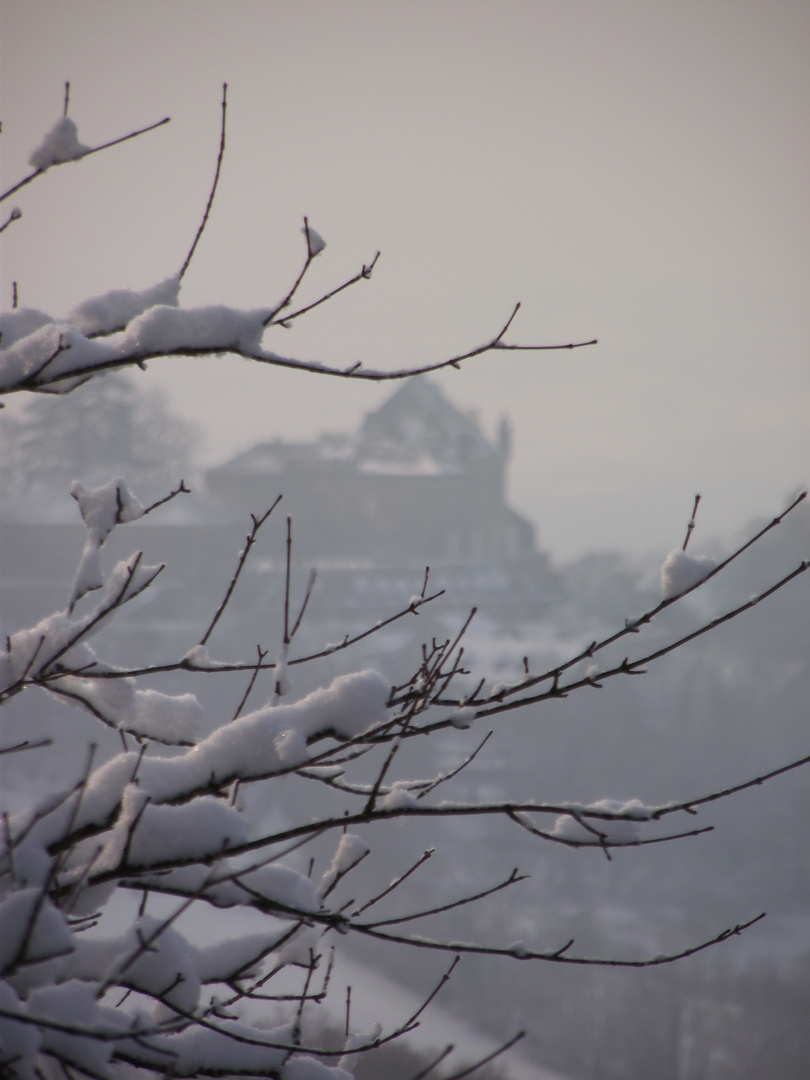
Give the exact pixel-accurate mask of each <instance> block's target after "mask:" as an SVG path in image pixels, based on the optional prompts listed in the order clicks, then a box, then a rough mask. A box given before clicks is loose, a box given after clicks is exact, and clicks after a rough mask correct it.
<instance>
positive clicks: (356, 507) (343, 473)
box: [206, 377, 538, 568]
mask: <svg viewBox="0 0 810 1080" xmlns="http://www.w3.org/2000/svg"><path fill="white" fill-rule="evenodd" d="M510 441H511V440H510V432H509V425H508V422H507V421H503V422H502V423H501V427H500V431H499V437H498V441H497V442H491V441H489V440H488V439H487V438H486V437H485V436H484V435H483V434H482V432H481V429H480V427H479V426H478V424H477V422H476V421H475V419H473V418H472V417H471V416H469V415H465V414H464V413H462V412H460V411H459V410H458V409H456V408H455V406H453V405H452V404H451V403H450V402H449V401H448V400H447V398H446V397H445V396H444V394H443V393H442V391H441V390H440V389H439V388H438V386H436V385H435V384H434V383H432V382H430V381H429V380H428V379H426V378H424V377H420V378H414V379H410V380H408V381H406V382H404V383H403V384H402V385H401V386H400V387H399V388H398V389H397V391H396V392H395V393H394V394H392V396H391V397H390V398H389V399H388V400H387V401H386V402H385V403H384V404H383V405H381V406H380V407H379V408H378V409H376V410H375V411H374V412H371V413H369V414H368V415H367V416H366V418H365V420H364V422H363V424H362V425H361V427H360V430H359V431H358V432H357V433H356V434H353V435H322V436H321V437H320V438H319V439H317V440H316V441H315V442H309V443H292V442H282V441H281V440H278V439H277V440H274V441H272V442H265V443H259V444H258V445H257V446H254V447H253V448H252V449H250V450H247V451H245V453H243V454H240V455H239V456H238V457H235V458H234V459H233V460H232V461H229V462H227V463H226V464H224V465H221V466H219V467H218V468H214V469H210V470H209V471H208V472H207V474H206V481H207V488H208V493H209V497H210V498H212V499H215V500H216V501H217V502H219V503H220V504H223V505H226V506H229V507H232V508H233V509H235V510H238V511H240V512H242V513H245V512H246V511H253V512H260V511H261V510H262V509H264V508H265V507H266V506H268V505H269V504H270V502H271V501H272V500H273V499H274V498H275V496H276V495H278V494H280V493H283V495H284V509H285V511H286V512H287V513H291V514H292V515H293V517H294V520H295V534H296V550H297V552H298V554H299V556H300V558H302V559H305V560H309V561H310V562H314V563H315V564H316V565H319V566H333V567H336V566H344V567H350V566H354V567H358V566H361V565H374V566H377V567H403V568H404V567H411V566H422V567H424V566H425V565H427V564H431V565H432V566H433V565H435V566H472V565H476V564H477V565H479V566H482V565H486V566H489V567H493V566H502V565H505V564H508V563H515V562H522V561H525V560H529V561H533V560H536V559H537V557H538V552H537V546H536V541H535V534H534V528H533V526H532V524H531V523H530V522H529V521H528V520H527V519H526V518H524V517H522V516H521V515H520V514H518V513H516V512H515V511H514V510H512V509H510V508H509V507H508V506H507V505H506V502H505V474H506V466H507V460H508V457H509V451H510Z"/></svg>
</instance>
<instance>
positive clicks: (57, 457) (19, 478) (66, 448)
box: [2, 372, 197, 512]
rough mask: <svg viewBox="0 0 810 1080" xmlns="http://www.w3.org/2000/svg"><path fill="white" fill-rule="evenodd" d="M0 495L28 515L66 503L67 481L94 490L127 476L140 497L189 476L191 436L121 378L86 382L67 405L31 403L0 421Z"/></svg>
mask: <svg viewBox="0 0 810 1080" xmlns="http://www.w3.org/2000/svg"><path fill="white" fill-rule="evenodd" d="M2 434H3V488H4V500H5V503H6V511H7V512H8V510H9V507H10V505H11V504H16V505H19V504H23V505H24V506H25V507H26V508H28V509H31V508H33V507H36V506H37V504H39V505H40V506H41V505H42V504H52V503H53V501H54V500H55V499H58V500H59V501H60V502H61V501H63V499H64V492H65V491H66V490H68V489H69V487H70V484H71V482H72V481H73V480H79V481H81V482H82V483H83V484H84V485H85V486H93V487H95V486H97V485H98V484H100V483H103V482H104V481H105V480H107V479H109V477H110V476H114V475H116V474H123V473H126V476H127V478H128V479H129V480H130V482H131V483H132V484H134V485H137V486H138V488H139V490H144V489H146V490H152V489H155V490H156V489H157V488H159V487H160V486H163V487H165V486H166V485H167V484H169V483H170V482H171V480H172V479H173V478H174V477H177V476H188V475H189V472H190V467H191V453H192V450H193V448H194V445H195V443H196V441H197V435H196V432H195V431H194V429H193V428H192V427H191V425H189V424H187V423H185V422H184V421H183V420H180V419H179V418H178V417H176V416H173V415H172V414H171V413H170V412H169V410H168V408H167V406H166V401H165V397H164V395H163V394H161V392H160V391H158V390H148V391H143V390H141V389H140V388H139V387H137V386H136V385H135V384H134V383H133V381H132V380H131V379H130V378H128V377H127V376H126V375H123V374H121V373H118V372H111V373H109V374H107V375H106V376H105V377H104V378H98V379H91V380H90V381H88V382H87V383H85V384H84V385H82V386H80V387H78V388H77V389H76V390H74V391H73V393H71V394H70V395H69V396H68V397H66V398H61V397H56V396H52V395H48V396H34V397H32V399H31V400H30V401H28V402H26V405H25V408H24V409H23V410H22V411H21V413H20V414H18V415H13V416H5V417H3V420H2Z"/></svg>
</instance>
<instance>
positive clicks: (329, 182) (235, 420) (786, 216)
mask: <svg viewBox="0 0 810 1080" xmlns="http://www.w3.org/2000/svg"><path fill="white" fill-rule="evenodd" d="M809 58H810V4H808V3H807V2H806V0H795V2H789V0H756V2H751V0H727V2H724V0H692V2H690V0H655V2H654V3H653V2H650V0H567V2H565V3H560V2H558V0H534V2H511V0H497V2H495V0H489V2H477V3H476V2H469V0H468V2H464V3H461V2H438V0H431V2H428V3H420V2H418V0H409V2H408V3H379V2H378V0H369V2H360V0H346V2H335V0H333V2H320V0H307V2H295V0H281V2H274V0H261V2H253V0H228V2H218V3H214V2H209V0H191V2H189V0H172V3H165V2H162V0H138V2H134V0H133V2H122V0H118V2H116V3H109V2H107V0H93V2H88V0H71V2H70V3H66V2H64V0H50V2H49V0H4V3H3V10H2V69H1V71H2V118H3V136H2V153H3V159H2V167H3V179H4V185H3V186H7V185H8V184H10V183H11V182H13V181H14V180H16V179H18V178H19V177H21V176H22V175H24V174H25V172H27V171H28V166H27V165H26V160H27V156H28V154H29V153H30V151H31V150H32V149H33V147H34V146H35V145H36V143H38V142H39V140H40V138H41V136H42V135H43V134H44V132H45V131H46V130H47V128H49V127H50V126H51V125H52V123H53V122H54V121H55V120H56V119H57V118H58V116H59V115H60V114H61V109H62V98H63V85H64V82H65V80H66V79H69V80H70V81H71V87H72V89H71V104H70V115H71V116H72V117H73V119H74V120H75V121H76V122H77V124H78V125H79V136H80V138H81V139H82V141H83V142H85V143H89V144H91V145H96V144H98V143H101V142H104V141H107V140H109V139H111V138H114V137H115V136H117V135H121V134H125V133H126V132H128V131H130V130H132V129H133V128H135V127H139V126H143V125H146V124H148V123H151V122H153V121H155V120H159V119H160V118H162V117H163V116H166V115H168V116H171V118H172V122H171V123H170V124H168V125H166V126H165V127H163V128H160V129H159V130H158V131H156V132H152V133H150V134H148V135H146V136H144V137H142V138H140V139H136V140H133V141H131V142H129V143H126V144H124V145H123V146H119V147H115V148H113V149H111V150H109V151H106V152H105V153H103V154H98V155H94V156H93V157H91V158H89V159H87V160H86V161H83V162H79V163H77V164H71V165H68V166H65V167H63V168H60V169H54V170H53V171H52V172H50V173H49V174H48V175H46V176H44V177H42V178H41V179H40V180H38V181H37V182H36V183H35V184H32V185H30V186H29V187H27V188H25V189H24V190H22V191H21V192H20V193H19V196H18V197H17V200H16V201H17V203H18V205H19V206H20V208H21V209H22V211H23V219H22V220H21V221H19V222H16V223H15V224H14V225H13V226H12V227H11V228H9V229H8V230H7V232H6V233H5V234H4V236H3V242H4V248H3V263H2V284H1V285H0V289H1V290H2V292H1V294H0V295H1V296H2V305H3V307H4V308H6V307H8V306H10V303H11V289H12V284H11V283H12V281H17V282H18V283H19V290H20V302H21V304H24V305H25V306H32V307H37V308H40V309H43V310H45V311H48V312H49V313H51V314H53V315H62V314H64V313H65V312H67V310H68V309H69V308H70V307H71V306H72V305H73V304H75V303H76V302H78V301H80V300H82V299H84V298H85V297H87V296H88V295H93V294H96V293H99V292H103V291H106V290H107V289H110V288H114V287H124V286H129V287H133V288H143V287H145V286H147V285H151V284H153V283H155V282H156V281H159V280H161V279H162V278H165V277H167V276H169V275H170V274H173V273H175V272H176V271H177V270H178V269H179V267H180V265H181V264H182V262H183V259H184V257H185V255H186V252H187V250H188V247H189V245H190V243H191V240H192V238H193V236H194V233H195V231H196V229H197V226H198V224H199V220H200V217H201V214H202V210H203V208H204V205H205V200H206V198H207V195H208V189H209V186H210V183H211V179H212V175H213V169H214V164H215V159H216V150H217V141H218V129H219V119H220V115H219V102H220V98H221V84H222V82H223V81H227V82H228V83H229V119H228V149H227V154H226V158H225V164H224V169H223V174H222V180H221V184H220V190H219V194H218V196H217V201H216V203H215V206H214V210H213V215H212V218H211V221H210V224H209V226H208V229H207V231H206V233H205V236H204V238H203V241H202V243H201V245H200V248H199V249H198V251H197V254H196V256H195V260H194V262H193V263H192V266H191V268H190V270H189V272H188V274H187V275H186V277H185V279H184V283H183V294H182V297H181V302H182V303H183V304H185V305H197V304H206V303H227V304H231V305H235V306H246V307H253V306H261V305H265V304H268V303H272V302H273V301H275V300H277V299H278V298H279V297H280V296H281V295H283V293H284V291H285V289H286V288H287V287H288V285H289V284H290V283H291V281H292V280H293V278H294V276H295V275H296V273H297V272H298V269H299V267H300V263H301V259H302V256H303V253H304V249H303V244H304V241H303V238H302V236H301V234H300V228H301V221H302V217H303V215H304V214H308V215H309V219H310V221H311V222H312V224H313V225H314V226H315V228H317V230H318V231H319V232H320V233H321V234H322V235H323V236H324V238H325V239H326V241H327V243H328V247H327V250H326V251H325V252H324V254H323V255H322V256H321V257H320V258H319V259H318V261H317V263H316V264H315V266H314V267H313V270H312V274H311V280H310V281H309V282H308V284H307V285H306V288H305V289H304V292H303V294H302V296H303V298H304V299H314V298H316V297H317V296H318V295H320V292H321V291H323V290H326V289H328V288H329V287H331V286H333V285H335V284H337V283H339V282H340V281H341V280H342V279H343V278H344V277H345V276H348V275H350V274H352V273H354V272H355V271H356V270H358V269H359V268H360V266H361V265H362V263H363V262H368V261H369V260H370V259H371V258H372V257H373V255H374V253H375V252H376V251H377V249H380V250H381V252H382V255H381V258H380V262H379V264H378V267H377V269H376V271H375V273H374V277H373V280H372V281H371V282H368V283H362V284H361V285H359V286H356V287H355V288H354V289H353V290H351V292H350V293H347V294H344V295H342V296H341V297H339V298H337V299H336V300H334V301H333V302H332V303H331V304H329V305H325V306H324V307H323V308H321V309H319V310H318V312H317V313H313V315H312V316H311V317H310V318H309V319H308V320H303V319H302V320H300V322H299V323H298V324H296V327H295V329H294V330H290V331H283V330H280V329H279V330H276V331H274V334H275V335H277V336H276V338H275V339H274V340H273V341H268V344H269V345H270V347H275V348H276V349H277V350H278V351H281V352H284V353H287V354H294V355H297V356H300V357H303V358H312V359H319V360H323V361H327V362H334V363H339V364H350V363H353V362H354V361H356V360H363V361H364V362H366V363H368V364H372V365H374V366H378V367H395V366H400V365H403V364H405V363H413V364H420V363H423V362H425V361H428V360H434V359H440V358H442V357H444V356H446V355H452V354H453V353H455V352H458V351H461V350H465V349H467V348H469V347H472V346H475V345H477V344H480V343H481V342H482V341H484V340H486V339H487V338H489V337H491V336H492V335H494V334H495V333H496V332H497V330H498V329H499V328H500V326H501V325H502V324H503V322H504V321H505V319H506V317H507V316H508V314H509V312H510V310H511V308H512V306H513V304H514V303H515V301H517V300H520V301H521V302H522V305H523V306H522V309H521V312H520V314H519V316H518V318H517V319H516V321H515V323H514V325H513V328H512V329H511V331H510V334H509V340H510V341H513V342H521V343H535V344H536V343H552V342H568V341H575V340H582V339H588V338H591V337H598V338H599V341H600V344H599V345H598V346H595V347H592V348H589V349H583V350H579V351H574V352H563V353H525V354H517V353H501V354H497V355H494V356H489V357H482V358H478V359H475V360H473V361H471V362H470V363H468V364H467V365H465V366H464V368H463V369H462V370H461V371H453V370H451V371H449V372H448V373H447V374H445V375H442V376H441V377H440V382H441V384H442V386H443V387H444V388H445V389H446V391H447V393H448V394H449V396H450V397H451V399H452V400H453V401H455V402H456V403H457V404H458V405H459V406H461V407H463V408H465V409H475V410H477V411H478V414H479V416H480V419H481V423H482V425H483V427H484V430H485V431H486V432H487V433H488V434H492V433H493V432H494V430H495V428H496V425H497V423H498V420H499V418H500V417H501V416H502V415H504V414H507V415H508V416H510V417H511V420H512V422H513V425H514V436H515V437H514V444H515V448H514V457H513V462H512V468H511V474H510V489H511V499H512V502H513V504H514V505H515V506H516V507H517V508H518V509H520V510H521V511H523V512H524V513H526V514H528V515H529V516H530V517H531V518H532V519H533V520H534V522H535V523H536V524H537V526H538V528H539V533H540V538H541V543H542V544H543V545H544V546H545V547H546V548H547V549H548V550H550V551H551V552H552V554H553V555H554V556H555V558H556V559H558V560H560V561H563V560H567V559H570V558H572V557H574V556H576V555H577V554H579V553H581V552H583V551H585V550H590V549H593V548H606V547H612V548H618V549H624V550H627V551H646V550H650V549H660V550H666V549H668V548H669V547H671V546H672V545H673V544H675V543H679V542H680V540H681V538H682V535H683V527H684V525H685V522H686V519H687V518H688V515H689V511H690V509H691V503H692V497H693V495H694V493H695V492H697V491H700V492H701V493H702V494H703V496H704V503H703V505H702V509H701V515H702V519H701V520H700V530H701V532H702V534H703V535H704V536H705V537H709V536H714V535H720V536H725V537H728V536H730V535H732V534H734V533H735V532H736V531H737V530H738V529H739V528H740V527H741V526H743V525H744V524H745V523H746V522H747V521H748V520H749V519H750V518H752V517H753V516H757V515H760V516H761V515H766V514H771V513H772V512H774V511H776V510H777V509H779V508H780V507H781V505H782V504H783V502H784V501H785V499H786V498H787V496H788V494H789V493H791V492H793V491H795V490H796V489H797V488H798V487H799V486H800V485H803V484H806V483H807V482H808V480H810V358H809V357H808V349H807V346H808V339H809V338H810V304H808V285H810V198H808V192H810V138H809V136H810V62H808V60H809ZM138 378H139V379H144V380H148V381H149V383H150V384H151V385H159V386H161V387H163V388H164V389H165V390H166V391H167V393H168V394H169V395H170V399H171V404H172V407H173V409H174V410H175V411H176V412H178V413H180V414H181V415H182V416H184V417H187V418H189V419H193V420H195V421H196V422H197V423H199V424H201V425H202V426H203V427H204V430H205V434H206V444H205V454H206V460H207V461H209V462H215V461H222V460H224V459H225V458H226V457H228V456H230V455H231V454H233V453H235V452H236V451H237V450H240V449H243V448H245V447H246V446H248V445H250V444H251V443H253V442H255V441H258V440H260V439H268V438H273V437H282V438H299V439H302V438H309V437H311V436H313V435H315V434H317V433H318V432H319V431H322V430H336V431H341V430H343V431H345V430H351V429H352V428H353V427H355V426H356V425H357V423H358V422H359V420H360V418H361V417H362V415H363V414H364V413H365V412H367V411H368V410H369V409H371V408H373V407H375V406H376V405H377V404H378V403H379V402H380V401H381V400H383V398H384V396H385V395H386V394H388V393H390V392H391V389H392V387H391V386H388V387H386V386H384V385H383V386H379V385H371V384H363V383H353V384H347V383H342V382H340V381H337V380H332V379H323V378H317V377H314V376H311V375H306V374H289V373H287V374H285V373H283V372H277V371H274V370H272V369H267V368H264V367H259V366H258V365H251V364H249V363H246V362H245V361H242V360H239V359H234V358H222V359H217V360H204V361H201V360H199V359H196V360H185V361H177V360H166V361H156V362H154V363H153V364H152V365H151V366H150V370H149V372H148V373H147V374H146V375H138ZM700 534H701V533H700V532H699V533H698V536H697V539H698V540H699V539H700Z"/></svg>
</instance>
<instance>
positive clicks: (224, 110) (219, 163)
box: [177, 83, 228, 281]
mask: <svg viewBox="0 0 810 1080" xmlns="http://www.w3.org/2000/svg"><path fill="white" fill-rule="evenodd" d="M227 109H228V84H227V83H223V84H222V126H221V129H220V135H219V154H218V155H217V167H216V170H215V172H214V183H213V184H212V185H211V193H210V195H209V196H208V203H207V205H206V207H205V213H204V214H203V217H202V221H201V222H200V227H199V228H198V229H197V235H196V236H195V237H194V243H193V244H192V245H191V247H190V248H189V252H188V255H186V261H185V262H184V263H183V265H182V267H181V268H180V273H179V274H178V275H177V280H178V281H182V280H183V276H184V274H185V272H186V270H188V268H189V264H190V263H191V260H192V258H193V257H194V252H195V251H196V250H197V244H199V242H200V238H201V237H202V234H203V231H204V229H205V226H206V224H207V223H208V215H209V214H210V213H211V207H212V206H213V205H214V196H215V195H216V193H217V184H218V183H219V174H220V172H221V171H222V160H223V158H224V157H225V116H226V113H227Z"/></svg>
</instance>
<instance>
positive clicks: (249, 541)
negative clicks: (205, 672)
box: [163, 495, 281, 670]
mask: <svg viewBox="0 0 810 1080" xmlns="http://www.w3.org/2000/svg"><path fill="white" fill-rule="evenodd" d="M280 502H281V496H280V495H279V496H278V498H277V499H276V501H275V502H274V503H273V505H272V506H271V507H270V509H269V510H266V511H265V512H264V513H263V514H262V516H261V517H258V518H257V517H256V515H255V514H251V515H250V516H251V518H252V520H253V528H252V529H251V530H250V532H249V533H248V535H247V537H246V539H245V546H244V548H243V549H242V551H241V552H240V553H239V561H238V563H237V564H236V570H235V571H234V574H233V577H232V578H231V581H230V584H229V585H228V588H227V591H226V592H225V597H224V599H223V601H222V603H221V604H220V605H219V607H218V608H217V610H216V612H215V614H214V617H213V619H212V620H211V622H210V623H209V625H208V629H207V630H206V631H205V633H204V634H203V636H202V637H201V638H200V645H205V644H206V642H207V641H208V639H209V638H210V636H211V633H212V631H213V629H214V627H215V626H216V625H217V623H218V622H219V620H220V617H221V616H222V613H223V612H224V610H225V608H226V607H227V606H228V602H229V601H230V599H231V596H232V595H233V590H234V589H235V588H236V583H237V581H238V580H239V575H240V574H241V573H242V570H243V569H244V566H245V563H246V562H247V557H248V555H249V554H250V549H251V548H252V547H253V545H254V544H255V543H256V536H257V534H258V532H259V529H261V527H262V525H264V523H265V521H267V519H268V518H269V517H270V515H271V514H272V513H273V511H274V510H275V508H276V507H277V506H278V504H279V503H280ZM181 664H182V661H181ZM195 666H196V665H195ZM270 666H271V667H272V666H273V665H270ZM245 667H246V665H243V666H242V667H241V668H239V669H234V670H245ZM163 670H166V669H165V668H164V669H163Z"/></svg>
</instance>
